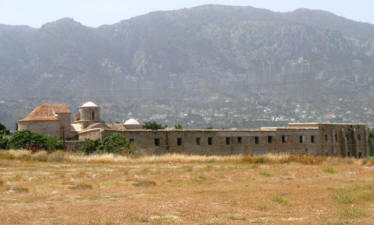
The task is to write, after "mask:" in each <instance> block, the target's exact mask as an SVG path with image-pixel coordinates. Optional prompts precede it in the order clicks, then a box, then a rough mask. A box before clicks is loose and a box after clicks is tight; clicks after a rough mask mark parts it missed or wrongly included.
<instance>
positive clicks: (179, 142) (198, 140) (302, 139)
mask: <svg viewBox="0 0 374 225" xmlns="http://www.w3.org/2000/svg"><path fill="white" fill-rule="evenodd" d="M254 138H255V144H256V145H257V144H260V137H259V136H255V137H254ZM232 139H233V138H231V137H226V145H230V144H231V142H232ZM195 140H196V145H201V138H200V137H196V139H195ZM130 142H132V143H133V142H134V139H130ZM236 142H237V143H238V144H242V142H243V139H242V137H237V138H236ZM287 142H288V136H282V143H287ZM305 142H306V137H305V136H299V143H305ZM310 142H311V143H315V136H310ZM267 143H268V144H271V143H273V136H268V137H267ZM154 144H155V145H156V146H160V139H159V138H155V139H154ZM207 144H208V145H213V137H208V139H207ZM177 145H178V146H181V145H183V139H182V138H177Z"/></svg>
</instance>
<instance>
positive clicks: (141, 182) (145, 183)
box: [133, 180, 156, 187]
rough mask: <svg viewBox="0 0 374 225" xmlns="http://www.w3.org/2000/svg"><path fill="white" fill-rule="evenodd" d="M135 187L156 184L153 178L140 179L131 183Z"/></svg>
mask: <svg viewBox="0 0 374 225" xmlns="http://www.w3.org/2000/svg"><path fill="white" fill-rule="evenodd" d="M133 186H135V187H149V186H156V182H154V181H153V180H141V181H138V182H136V183H134V184H133Z"/></svg>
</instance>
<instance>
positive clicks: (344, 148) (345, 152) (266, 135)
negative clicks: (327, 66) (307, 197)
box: [18, 102, 368, 157]
mask: <svg viewBox="0 0 374 225" xmlns="http://www.w3.org/2000/svg"><path fill="white" fill-rule="evenodd" d="M70 117H71V113H70V110H69V109H68V108H67V107H66V106H65V105H54V104H43V105H41V106H39V107H37V108H36V109H35V110H34V111H33V112H31V113H30V115H28V116H27V117H26V118H25V119H23V120H20V121H19V123H18V126H19V130H24V129H29V130H32V131H35V132H38V133H41V134H45V135H49V136H55V137H69V136H72V135H74V134H78V135H79V140H80V141H81V142H82V141H84V140H86V139H101V140H103V139H104V138H105V137H107V136H110V135H112V134H113V133H121V134H122V135H123V136H125V137H127V138H129V139H130V141H131V142H133V144H134V145H135V146H137V147H138V149H140V151H142V152H143V153H144V154H162V153H184V154H197V155H231V154H242V155H261V154H266V153H275V154H279V153H290V154H308V155H316V156H322V155H326V156H341V157H350V156H352V157H364V156H367V155H368V131H367V127H366V126H365V125H362V124H334V123H291V124H289V126H288V127H275V128H272V127H267V128H261V129H257V130H209V129H206V130H177V129H173V130H156V131H153V130H145V129H141V127H142V125H141V124H140V123H139V122H138V121H136V120H135V119H130V120H128V121H126V122H125V123H124V124H106V123H105V122H103V121H101V112H100V107H99V106H97V105H96V104H95V103H93V102H87V103H85V104H83V105H82V106H81V107H80V109H79V114H77V115H76V116H75V121H74V123H73V124H70ZM69 146H70V148H74V146H79V145H77V144H76V143H70V144H69ZM72 150H74V149H72Z"/></svg>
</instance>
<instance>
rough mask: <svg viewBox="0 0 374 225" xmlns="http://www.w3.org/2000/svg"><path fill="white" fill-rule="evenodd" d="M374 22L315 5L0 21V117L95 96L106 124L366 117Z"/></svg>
mask: <svg viewBox="0 0 374 225" xmlns="http://www.w3.org/2000/svg"><path fill="white" fill-rule="evenodd" d="M372 99H374V25H372V24H368V23H361V22H356V21H352V20H349V19H346V18H343V17H339V16H337V15H334V14H332V13H329V12H326V11H320V10H309V9H298V10H295V11H292V12H287V13H279V12H272V11H269V10H265V9H257V8H253V7H242V6H241V7H239V6H221V5H204V6H200V7H195V8H189V9H181V10H174V11H159V12H153V13H149V14H146V15H142V16H138V17H135V18H132V19H128V20H123V21H121V22H119V23H116V24H112V25H104V26H100V27H97V28H92V27H86V26H84V25H82V24H80V23H79V22H76V21H74V20H73V19H70V18H64V19H60V20H58V21H55V22H50V23H47V24H45V25H43V26H42V27H41V28H38V29H36V28H31V27H27V26H9V25H0V121H2V122H3V123H5V124H6V125H8V127H11V128H13V129H14V125H15V122H16V121H17V120H18V119H20V118H22V117H24V116H26V115H27V113H28V112H30V111H31V110H32V109H33V108H34V107H35V106H37V105H38V104H41V103H43V102H55V103H65V104H67V105H68V106H69V107H70V108H71V109H72V110H73V111H77V109H78V107H79V105H80V104H82V103H83V102H85V101H88V100H90V101H95V102H96V103H97V104H100V105H101V106H102V109H103V116H104V119H105V120H107V121H108V122H121V121H123V120H126V119H128V118H129V117H135V118H138V119H140V120H141V121H143V122H144V121H149V120H155V121H158V122H161V123H165V124H168V125H169V126H172V125H173V124H177V123H181V124H183V125H184V126H185V127H191V128H203V127H206V126H213V127H216V128H232V127H237V128H252V127H257V126H261V125H264V123H265V124H268V123H270V124H276V125H278V124H284V123H287V122H292V121H303V122H306V121H320V122H322V121H323V122H327V121H330V122H348V121H349V122H362V123H369V124H371V123H372V120H373V116H374V101H373V100H372Z"/></svg>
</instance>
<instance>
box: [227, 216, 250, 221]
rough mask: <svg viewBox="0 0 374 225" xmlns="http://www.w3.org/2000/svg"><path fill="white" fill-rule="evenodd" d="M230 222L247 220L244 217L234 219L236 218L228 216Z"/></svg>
mask: <svg viewBox="0 0 374 225" xmlns="http://www.w3.org/2000/svg"><path fill="white" fill-rule="evenodd" d="M229 219H230V220H240V221H246V220H247V218H245V217H236V216H229Z"/></svg>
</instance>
